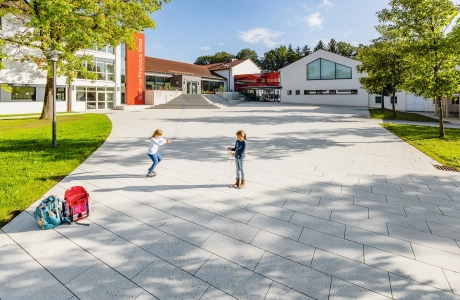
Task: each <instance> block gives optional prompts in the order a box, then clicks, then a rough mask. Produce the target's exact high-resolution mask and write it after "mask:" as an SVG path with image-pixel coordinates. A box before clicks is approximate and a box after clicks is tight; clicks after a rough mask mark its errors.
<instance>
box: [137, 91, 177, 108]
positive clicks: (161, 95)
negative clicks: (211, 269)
mask: <svg viewBox="0 0 460 300" xmlns="http://www.w3.org/2000/svg"><path fill="white" fill-rule="evenodd" d="M180 95H182V91H162V90H148V91H145V104H146V105H159V104H164V103H167V102H169V101H171V100H172V99H174V98H176V97H179V96H180Z"/></svg>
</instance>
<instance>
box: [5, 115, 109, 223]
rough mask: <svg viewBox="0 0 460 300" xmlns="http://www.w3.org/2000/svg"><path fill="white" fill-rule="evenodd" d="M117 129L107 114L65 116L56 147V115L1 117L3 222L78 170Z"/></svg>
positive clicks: (60, 121) (58, 123) (60, 122)
mask: <svg viewBox="0 0 460 300" xmlns="http://www.w3.org/2000/svg"><path fill="white" fill-rule="evenodd" d="M111 129H112V123H111V122H110V119H109V118H108V117H107V116H106V115H103V114H78V115H68V116H61V117H59V119H58V122H57V148H56V149H53V148H52V147H51V120H39V119H12V120H0V227H2V226H4V225H5V224H6V223H7V222H9V221H10V220H11V219H12V218H13V217H14V216H16V215H17V214H19V213H20V212H21V211H23V210H24V209H26V208H27V207H29V206H30V205H31V204H32V203H33V202H35V201H36V200H37V199H39V198H40V197H41V196H42V195H43V194H44V193H46V192H47V191H48V190H49V189H50V188H52V187H53V186H54V185H55V184H56V183H57V182H59V181H60V180H61V179H62V178H63V177H65V176H67V175H68V174H69V173H71V172H72V171H73V170H75V168H76V167H77V166H79V165H80V164H81V163H82V162H83V161H85V160H86V158H87V157H88V156H90V155H91V154H92V153H93V152H94V151H95V150H96V149H97V148H99V146H101V145H102V144H103V143H104V141H105V140H106V139H107V137H108V136H109V134H110V131H111ZM58 196H60V197H63V195H58Z"/></svg>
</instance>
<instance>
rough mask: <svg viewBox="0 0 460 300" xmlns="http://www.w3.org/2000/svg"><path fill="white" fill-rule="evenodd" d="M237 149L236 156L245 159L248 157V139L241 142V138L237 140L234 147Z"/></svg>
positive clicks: (234, 149)
mask: <svg viewBox="0 0 460 300" xmlns="http://www.w3.org/2000/svg"><path fill="white" fill-rule="evenodd" d="M232 151H235V157H236V158H239V159H243V158H245V157H246V153H245V151H246V141H242V142H240V140H236V143H235V148H233V149H232Z"/></svg>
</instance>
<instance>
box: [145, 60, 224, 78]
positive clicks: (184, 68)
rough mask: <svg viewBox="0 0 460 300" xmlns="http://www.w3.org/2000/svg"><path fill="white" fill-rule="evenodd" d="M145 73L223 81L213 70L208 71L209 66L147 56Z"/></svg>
mask: <svg viewBox="0 0 460 300" xmlns="http://www.w3.org/2000/svg"><path fill="white" fill-rule="evenodd" d="M216 70H221V69H216ZM145 71H146V72H156V73H166V74H178V75H179V74H180V75H191V76H198V77H204V78H210V79H223V77H222V76H220V75H218V74H216V73H214V72H213V70H210V68H209V65H206V66H201V65H195V64H188V63H183V62H178V61H173V60H167V59H161V58H155V57H149V56H146V57H145Z"/></svg>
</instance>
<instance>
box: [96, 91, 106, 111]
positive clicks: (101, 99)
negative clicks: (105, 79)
mask: <svg viewBox="0 0 460 300" xmlns="http://www.w3.org/2000/svg"><path fill="white" fill-rule="evenodd" d="M97 108H98V109H105V93H104V92H99V93H97Z"/></svg>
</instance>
